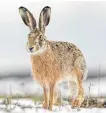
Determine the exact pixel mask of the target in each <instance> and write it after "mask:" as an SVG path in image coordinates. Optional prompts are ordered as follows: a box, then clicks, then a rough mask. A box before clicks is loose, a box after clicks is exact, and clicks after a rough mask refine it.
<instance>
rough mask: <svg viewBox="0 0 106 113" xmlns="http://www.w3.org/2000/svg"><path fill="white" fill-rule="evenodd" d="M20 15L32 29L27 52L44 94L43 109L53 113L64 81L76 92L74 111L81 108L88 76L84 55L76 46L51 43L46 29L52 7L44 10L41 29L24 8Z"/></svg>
mask: <svg viewBox="0 0 106 113" xmlns="http://www.w3.org/2000/svg"><path fill="white" fill-rule="evenodd" d="M19 13H20V15H21V17H22V20H23V21H24V23H25V24H26V25H27V26H28V27H29V29H30V33H29V35H28V42H27V51H28V52H29V53H30V58H31V65H32V76H33V78H34V79H35V80H36V81H38V83H39V84H40V85H41V86H42V87H43V90H44V103H43V108H45V109H49V110H52V108H53V104H54V102H55V100H56V92H55V87H56V85H57V84H58V83H59V82H62V81H67V82H68V83H69V84H70V88H71V89H72V91H74V94H73V95H71V93H70V95H71V105H72V107H80V106H81V103H82V102H83V100H84V89H83V86H82V83H83V80H84V78H85V77H86V75H87V65H86V62H85V58H84V56H83V54H82V52H81V51H80V50H79V49H78V48H77V47H76V46H75V45H74V44H72V43H68V42H62V41H50V40H47V38H46V36H45V27H46V26H47V25H48V24H49V21H50V14H51V8H50V7H49V6H46V7H44V8H43V9H42V11H41V13H40V17H39V27H38V28H37V24H36V20H35V18H34V17H33V15H32V14H31V12H30V11H29V10H28V9H27V8H25V7H22V6H21V7H20V8H19ZM57 38H58V37H57ZM72 93H73V92H72Z"/></svg>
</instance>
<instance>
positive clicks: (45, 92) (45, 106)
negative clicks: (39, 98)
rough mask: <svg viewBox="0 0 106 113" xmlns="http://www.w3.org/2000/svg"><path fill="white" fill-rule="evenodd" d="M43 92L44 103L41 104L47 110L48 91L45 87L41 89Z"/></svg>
mask: <svg viewBox="0 0 106 113" xmlns="http://www.w3.org/2000/svg"><path fill="white" fill-rule="evenodd" d="M43 90H44V102H43V108H44V109H48V106H49V89H48V88H46V87H43Z"/></svg>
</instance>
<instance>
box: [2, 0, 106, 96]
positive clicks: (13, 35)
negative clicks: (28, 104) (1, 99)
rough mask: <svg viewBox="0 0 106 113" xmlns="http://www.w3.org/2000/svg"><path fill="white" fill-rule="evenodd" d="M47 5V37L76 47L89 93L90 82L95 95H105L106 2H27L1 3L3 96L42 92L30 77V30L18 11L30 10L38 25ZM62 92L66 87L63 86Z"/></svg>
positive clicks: (86, 90)
mask: <svg viewBox="0 0 106 113" xmlns="http://www.w3.org/2000/svg"><path fill="white" fill-rule="evenodd" d="M46 5H48V6H50V7H51V21H50V24H49V26H48V27H47V28H46V34H45V35H46V36H47V38H48V40H56V41H58V40H61V41H67V42H71V43H74V44H76V45H77V46H78V47H79V48H80V49H81V51H82V52H83V54H84V56H85V59H86V61H87V65H88V70H89V73H88V79H87V80H86V81H85V82H84V88H85V92H86V94H88V92H89V90H88V87H89V85H90V83H91V84H93V86H92V87H91V95H92V96H98V95H100V96H105V95H106V87H105V85H106V83H105V81H106V32H105V31H106V2H90V1H89V2H73V1H66V2H65V1H58V2H56V1H35V2H33V1H30V2H29V1H28V0H26V1H25V0H23V1H21V0H19V1H17V2H15V1H13V0H10V1H6V0H3V1H1V2H0V86H1V87H0V95H5V94H9V93H10V87H11V89H12V92H13V94H22V95H24V94H34V93H36V92H39V93H42V88H41V87H40V85H39V84H38V83H36V81H34V80H33V79H32V77H31V71H30V70H31V69H30V56H29V55H28V54H27V51H26V48H25V46H26V41H27V35H28V34H29V32H30V31H29V28H28V27H26V26H25V25H24V23H23V21H22V19H21V17H20V15H19V11H18V8H19V7H20V6H24V7H27V8H28V9H29V10H30V11H31V12H32V13H33V15H34V17H35V18H36V20H37V22H38V18H39V14H40V11H41V10H42V8H43V7H44V6H46ZM99 78H100V79H99ZM62 90H63V92H64V90H67V88H66V87H65V86H64V87H62ZM98 90H99V92H98ZM67 92H68V90H67ZM63 96H65V94H63Z"/></svg>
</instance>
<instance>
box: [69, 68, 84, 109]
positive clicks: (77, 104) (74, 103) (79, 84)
mask: <svg viewBox="0 0 106 113" xmlns="http://www.w3.org/2000/svg"><path fill="white" fill-rule="evenodd" d="M74 71H75V75H76V84H77V91H78V92H77V96H76V97H75V98H73V99H72V103H71V105H72V108H74V107H78V108H79V107H80V106H81V104H82V102H83V101H84V89H83V87H82V82H83V80H82V73H81V72H80V69H78V68H77V69H76V70H74Z"/></svg>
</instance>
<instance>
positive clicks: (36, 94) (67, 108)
mask: <svg viewBox="0 0 106 113" xmlns="http://www.w3.org/2000/svg"><path fill="white" fill-rule="evenodd" d="M91 78H92V77H91ZM91 78H89V77H88V79H87V80H86V81H84V83H83V86H84V89H85V96H86V99H87V100H85V101H84V103H83V104H82V106H81V108H80V109H71V105H70V102H69V101H68V97H69V89H68V86H67V83H62V84H60V85H59V86H58V91H59V92H60V94H61V97H59V99H58V101H57V103H56V104H55V105H54V107H53V111H52V112H54V113H68V112H69V113H70V112H75V113H80V112H81V113H83V112H84V113H85V112H88V113H91V112H92V113H97V112H99V113H105V112H106V108H105V107H106V98H105V97H106V87H105V86H106V83H105V80H106V79H105V77H101V78H100V80H98V78H97V77H94V78H92V79H91ZM0 86H1V87H0V113H7V112H11V113H24V112H25V113H45V112H46V113H49V112H50V111H47V110H44V109H43V108H42V102H43V96H42V95H43V90H42V88H41V87H40V85H39V84H38V83H36V81H34V80H33V79H32V77H31V76H29V77H25V78H24V77H23V78H17V77H6V78H5V77H3V78H2V77H1V78H0Z"/></svg>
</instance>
